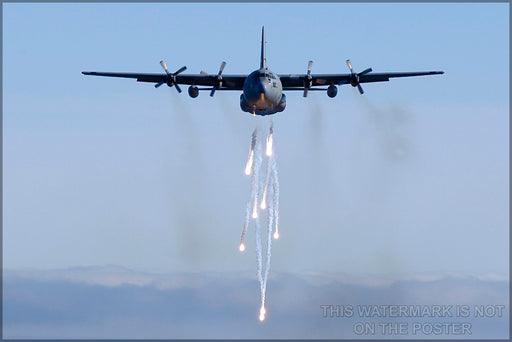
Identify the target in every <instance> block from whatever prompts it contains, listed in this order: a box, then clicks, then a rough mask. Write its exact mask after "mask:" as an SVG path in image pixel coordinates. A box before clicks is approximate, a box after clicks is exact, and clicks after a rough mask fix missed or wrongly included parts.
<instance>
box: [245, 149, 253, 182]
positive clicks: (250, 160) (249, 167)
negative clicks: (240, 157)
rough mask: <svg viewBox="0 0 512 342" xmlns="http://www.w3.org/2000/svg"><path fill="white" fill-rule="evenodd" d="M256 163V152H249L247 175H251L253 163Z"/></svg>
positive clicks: (246, 165) (246, 166)
mask: <svg viewBox="0 0 512 342" xmlns="http://www.w3.org/2000/svg"><path fill="white" fill-rule="evenodd" d="M253 161H254V151H253V150H251V151H250V152H249V159H247V164H245V174H246V175H247V176H249V175H250V174H251V169H252V163H253Z"/></svg>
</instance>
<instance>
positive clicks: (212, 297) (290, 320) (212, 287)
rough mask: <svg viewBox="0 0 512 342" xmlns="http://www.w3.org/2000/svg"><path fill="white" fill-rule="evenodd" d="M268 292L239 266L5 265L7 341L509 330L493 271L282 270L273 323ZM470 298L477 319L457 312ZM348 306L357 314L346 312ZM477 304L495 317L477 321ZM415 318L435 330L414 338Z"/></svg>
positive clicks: (493, 333) (273, 298) (500, 282)
mask: <svg viewBox="0 0 512 342" xmlns="http://www.w3.org/2000/svg"><path fill="white" fill-rule="evenodd" d="M258 290H259V289H258V283H257V281H256V278H255V277H254V276H253V275H251V274H238V273H237V274H235V273H232V274H224V273H222V274H221V273H196V274H193V273H173V274H154V273H145V272H137V271H132V270H129V269H125V268H119V267H87V268H72V269H66V270H54V271H5V272H4V294H3V295H4V338H374V337H389V338H395V339H396V338H406V337H408V338H443V339H446V338H507V337H508V318H509V315H508V302H509V300H508V280H507V279H504V278H501V277H497V276H492V275H490V276H479V277H477V276H468V275H457V276H453V275H452V276H446V275H410V276H378V277H377V276H362V275H360V276H353V275H347V274H311V273H310V274H302V275H292V274H274V275H271V277H270V279H269V283H268V293H267V312H268V315H267V321H265V322H264V323H260V322H259V321H258V319H257V315H258V308H259V300H260V299H259V291H258ZM365 305H406V306H415V305H419V306H420V307H421V308H425V307H427V308H428V309H429V310H430V309H432V308H433V306H435V305H438V306H442V307H444V308H448V310H449V313H450V314H451V315H450V316H445V317H428V316H425V315H423V316H422V317H418V316H415V317H405V316H401V317H389V316H388V317H383V315H381V314H379V315H377V316H373V317H362V316H361V315H360V314H359V312H358V310H359V309H360V308H361V307H362V306H365ZM462 305H466V306H467V307H468V308H469V312H470V315H469V317H462V316H461V315H457V313H456V310H457V306H462ZM341 307H343V308H344V309H343V310H348V311H344V313H343V314H339V313H337V310H340V309H339V308H341ZM476 307H478V308H483V309H484V310H486V313H485V316H486V317H476V318H475V317H474V316H475V313H476ZM380 308H382V307H380ZM343 310H342V311H341V312H343ZM350 311H352V315H350ZM324 316H326V317H324ZM331 316H333V317H331ZM360 323H364V324H366V323H370V324H373V325H374V326H375V332H373V333H372V332H371V331H370V332H367V333H363V334H357V333H356V332H355V330H356V327H357V324H360ZM397 323H402V324H406V325H407V326H408V329H409V330H408V331H409V335H407V334H403V335H400V334H395V333H393V334H392V335H383V334H382V331H381V329H382V327H381V326H380V324H397ZM435 323H445V324H447V323H450V324H452V323H455V324H463V323H464V324H470V331H471V335H469V334H464V335H454V334H451V333H449V334H447V333H444V332H441V333H438V334H436V333H434V332H430V333H429V330H428V329H429V327H430V325H432V324H435ZM413 324H422V329H427V330H418V331H417V333H416V335H412V334H411V333H412V332H411V330H412V327H413Z"/></svg>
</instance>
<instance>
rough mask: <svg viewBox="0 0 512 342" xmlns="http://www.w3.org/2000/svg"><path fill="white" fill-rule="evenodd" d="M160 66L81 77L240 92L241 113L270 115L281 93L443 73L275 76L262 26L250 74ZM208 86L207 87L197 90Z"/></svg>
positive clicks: (330, 90) (194, 92) (282, 103)
mask: <svg viewBox="0 0 512 342" xmlns="http://www.w3.org/2000/svg"><path fill="white" fill-rule="evenodd" d="M160 65H161V66H162V68H163V69H164V70H165V74H136V73H112V72H86V71H84V72H82V74H84V75H92V76H107V77H123V78H135V79H137V81H138V82H149V83H156V84H155V88H158V87H160V86H161V85H162V84H164V83H166V84H167V85H168V86H169V87H173V86H174V87H175V88H176V90H177V91H178V92H179V93H181V88H180V86H179V85H180V84H186V85H190V86H189V88H188V94H189V95H190V97H192V98H196V97H197V96H198V95H199V91H200V90H209V91H210V96H212V97H213V95H214V94H215V91H217V90H242V94H241V95H240V108H242V110H243V111H244V112H248V113H251V114H253V115H270V114H275V113H278V112H282V111H283V110H284V109H285V107H286V95H285V94H283V91H288V90H300V91H304V97H307V95H308V91H310V90H316V91H319V90H320V91H326V92H327V96H329V97H331V98H332V97H335V96H336V94H337V93H338V87H337V86H338V85H343V84H350V85H352V86H353V87H357V88H358V89H359V92H360V93H361V94H363V93H364V91H363V88H362V87H361V83H369V82H384V81H389V79H390V78H392V77H411V76H424V75H438V74H444V71H419V72H388V73H372V68H368V69H366V70H364V71H361V72H358V73H355V72H354V69H352V64H351V63H350V60H348V59H347V65H348V68H349V69H350V74H318V75H314V74H311V67H312V66H313V61H309V63H308V69H307V73H306V74H298V75H297V74H290V75H278V74H276V73H274V72H272V71H270V70H269V69H268V68H267V58H266V53H265V27H262V29H261V59H260V68H259V69H258V70H255V71H253V72H252V73H250V74H249V75H222V71H224V67H225V66H226V62H222V64H221V66H220V69H219V72H218V74H217V75H209V74H208V73H206V72H204V71H201V73H200V74H181V73H182V72H183V71H185V70H186V69H187V67H186V66H183V67H181V68H180V69H178V70H177V71H176V72H174V73H172V74H171V73H170V72H169V70H168V69H167V65H166V64H165V62H164V61H160ZM199 86H200V87H207V88H199Z"/></svg>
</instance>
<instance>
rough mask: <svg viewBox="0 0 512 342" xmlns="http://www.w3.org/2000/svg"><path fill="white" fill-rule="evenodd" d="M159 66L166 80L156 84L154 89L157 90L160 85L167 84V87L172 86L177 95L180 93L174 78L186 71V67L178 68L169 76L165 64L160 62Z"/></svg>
mask: <svg viewBox="0 0 512 342" xmlns="http://www.w3.org/2000/svg"><path fill="white" fill-rule="evenodd" d="M160 65H161V66H162V68H163V69H164V71H165V73H166V74H167V78H166V80H165V81H163V82H158V83H157V84H155V88H158V87H160V86H161V85H162V84H164V83H167V85H168V86H169V87H172V86H175V87H176V90H177V91H178V93H181V88H180V86H179V85H178V84H177V83H176V76H177V75H178V74H180V73H182V72H183V71H185V70H187V67H186V66H182V67H181V68H179V69H178V70H176V72H174V73H173V74H171V73H170V72H169V69H167V64H165V62H164V61H160Z"/></svg>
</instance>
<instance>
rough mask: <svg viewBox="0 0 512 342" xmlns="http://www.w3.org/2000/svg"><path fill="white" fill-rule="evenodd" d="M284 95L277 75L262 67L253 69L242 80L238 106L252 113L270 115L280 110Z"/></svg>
mask: <svg viewBox="0 0 512 342" xmlns="http://www.w3.org/2000/svg"><path fill="white" fill-rule="evenodd" d="M285 107H286V96H285V95H284V94H283V85H282V84H281V80H280V79H279V76H278V75H277V74H276V73H274V72H272V71H270V70H268V69H267V68H265V67H263V68H260V69H258V70H255V71H253V72H252V73H250V74H249V76H247V78H246V79H245V82H244V89H243V93H242V95H240V108H242V110H243V111H244V112H248V113H251V114H253V115H270V114H275V113H277V112H282V111H283V110H284V109H285Z"/></svg>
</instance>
